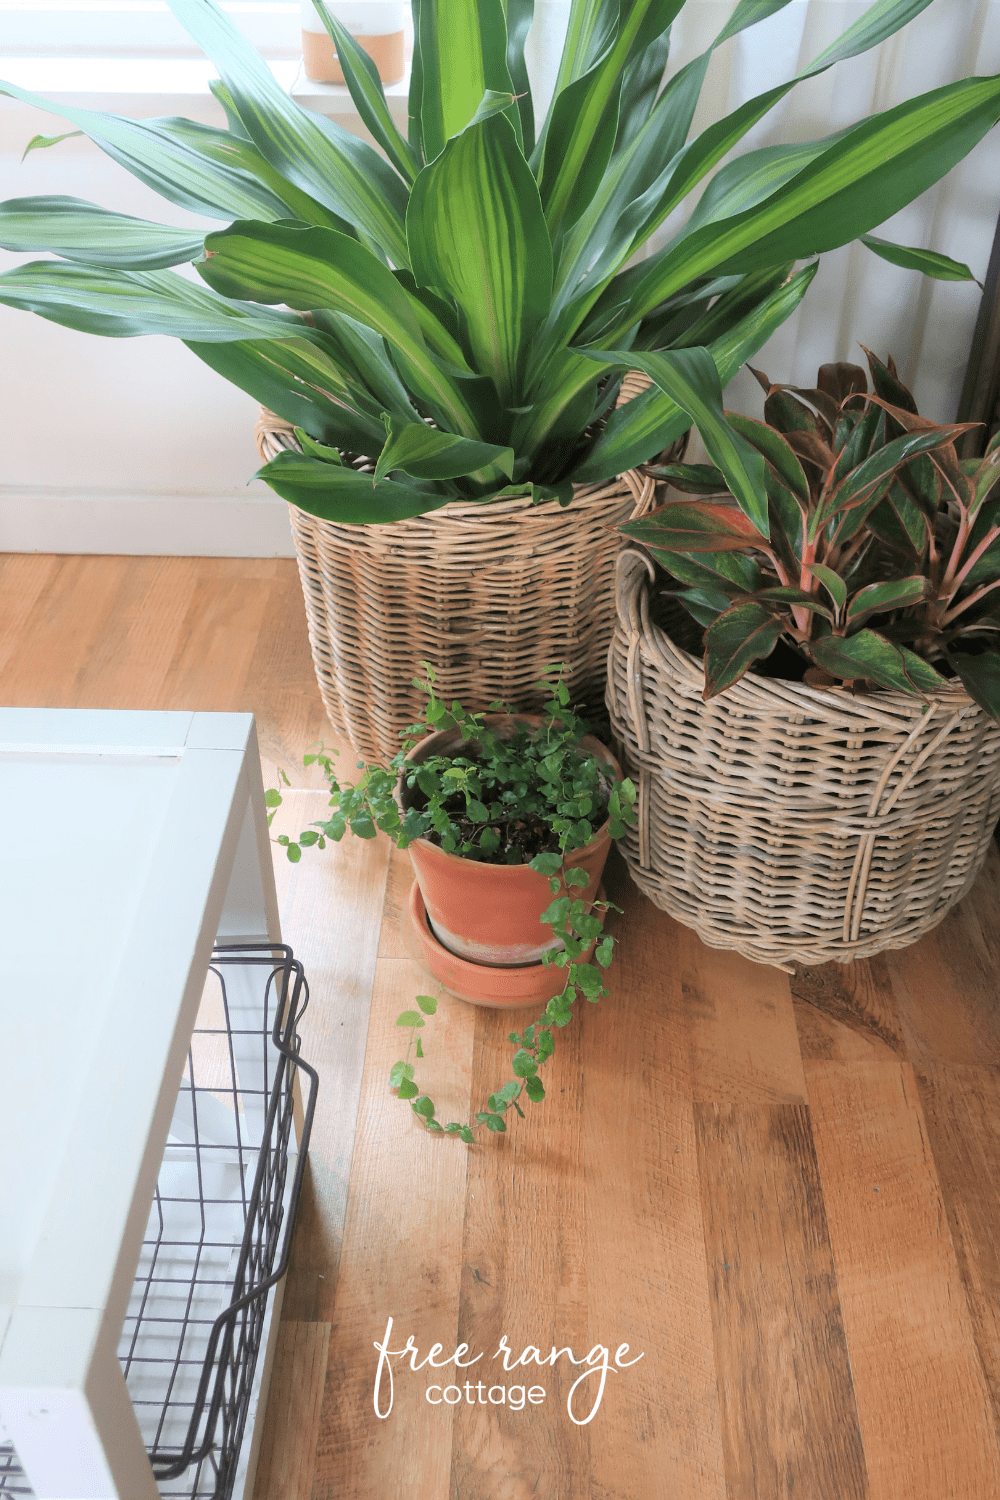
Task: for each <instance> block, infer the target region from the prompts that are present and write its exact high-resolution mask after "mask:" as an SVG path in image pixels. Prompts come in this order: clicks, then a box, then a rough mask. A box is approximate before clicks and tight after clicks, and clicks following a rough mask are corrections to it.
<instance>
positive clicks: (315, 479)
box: [254, 453, 455, 525]
mask: <svg viewBox="0 0 1000 1500" xmlns="http://www.w3.org/2000/svg"><path fill="white" fill-rule="evenodd" d="M254 478H255V479H263V480H264V481H265V482H266V483H267V484H269V485H270V486H271V488H272V490H274V492H275V494H277V495H280V496H281V498H282V499H283V500H288V501H290V503H291V504H292V505H297V506H298V507H299V509H300V510H304V511H308V513H309V514H310V515H313V516H321V517H322V518H323V519H324V520H327V521H342V522H351V523H355V524H359V525H360V524H364V523H368V524H370V523H372V522H375V523H388V522H390V521H405V520H406V519H407V517H408V516H422V515H424V514H426V512H427V511H431V510H440V508H441V506H442V505H447V504H448V503H449V501H452V500H454V498H455V497H454V495H448V494H443V493H441V492H440V491H437V490H434V489H431V488H420V487H418V486H417V485H416V484H403V483H400V481H399V480H396V479H380V480H379V482H378V483H377V484H373V483H372V479H371V475H370V474H358V473H356V472H355V470H353V469H349V468H347V467H346V466H344V467H340V466H338V465H336V464H330V463H324V462H323V460H322V459H321V458H317V457H315V455H313V454H306V453H279V454H278V456H277V458H272V460H271V462H270V463H268V464H265V465H264V467H263V468H262V469H258V471H257V473H256V474H255V475H254Z"/></svg>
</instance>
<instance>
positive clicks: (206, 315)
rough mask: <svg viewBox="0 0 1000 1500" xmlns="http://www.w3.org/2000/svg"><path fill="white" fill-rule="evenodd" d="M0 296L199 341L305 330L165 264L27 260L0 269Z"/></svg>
mask: <svg viewBox="0 0 1000 1500" xmlns="http://www.w3.org/2000/svg"><path fill="white" fill-rule="evenodd" d="M0 302H5V303H6V304H7V306H8V307H17V308H21V309H22V310H24V311H25V312H34V313H38V314H39V315H40V316H41V317H43V318H48V319H49V321H50V322H52V323H61V324H62V325H63V326H64V327H65V328H78V329H80V330H82V331H83V332H84V333H99V334H103V335H104V336H105V337H108V338H136V337H138V336H139V335H141V334H147V333H160V334H167V335H168V336H170V337H172V338H179V339H195V340H200V341H203V342H208V341H211V342H216V341H225V340H229V339H233V340H236V339H254V338H291V337H300V338H303V337H304V338H308V337H309V335H310V332H311V330H310V329H308V328H307V327H306V326H305V325H304V324H303V322H302V320H301V318H297V317H296V316H295V314H294V313H286V312H279V311H278V310H277V309H276V308H270V307H257V306H256V305H255V304H254V303H253V302H245V303H244V302H235V301H229V300H227V299H226V298H224V297H217V296H216V295H215V294H214V293H213V292H210V291H207V290H206V289H205V288H204V287H200V286H196V285H194V284H193V283H192V282H190V281H188V280H187V279H186V278H185V277H183V276H179V275H177V273H176V272H173V271H106V270H103V269H102V268H100V267H97V266H81V265H71V264H66V263H65V262H63V261H58V260H33V261H29V262H28V264H27V265H23V266H15V267H14V269H13V270H12V271H5V272H4V273H3V275H2V276H0Z"/></svg>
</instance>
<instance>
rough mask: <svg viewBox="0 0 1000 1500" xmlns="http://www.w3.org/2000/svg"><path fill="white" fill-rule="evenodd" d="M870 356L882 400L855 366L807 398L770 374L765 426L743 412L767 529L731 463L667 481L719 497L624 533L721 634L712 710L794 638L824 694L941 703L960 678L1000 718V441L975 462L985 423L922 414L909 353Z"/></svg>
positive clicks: (823, 373)
mask: <svg viewBox="0 0 1000 1500" xmlns="http://www.w3.org/2000/svg"><path fill="white" fill-rule="evenodd" d="M865 353H866V354H867V356H868V364H869V369H870V372H871V379H872V385H873V389H871V390H869V387H868V377H867V375H866V372H865V371H864V370H863V369H862V368H861V367H860V366H858V365H853V364H829V365H823V366H822V367H821V368H820V371H819V374H818V376H817V379H816V385H815V387H814V388H812V389H808V390H807V389H802V388H800V387H796V386H788V385H774V384H772V383H771V381H770V380H768V378H767V376H766V375H762V374H760V373H758V372H757V371H754V374H755V375H756V376H757V379H758V381H759V382H760V384H761V385H762V386H763V388H764V391H765V401H764V421H763V422H759V421H756V420H754V419H753V418H750V417H745V416H739V415H737V414H735V413H729V414H728V425H729V427H730V430H731V433H732V436H733V442H734V444H735V445H737V446H740V445H745V448H746V450H747V451H748V452H750V453H752V454H753V455H755V457H756V459H757V462H758V464H759V465H760V469H759V471H758V473H759V477H760V479H761V481H762V483H761V486H760V489H759V491H758V495H759V502H760V503H759V504H758V506H757V509H756V512H755V517H754V519H751V517H750V516H749V515H748V514H747V512H746V509H741V508H740V507H739V506H738V505H737V504H736V502H735V500H734V499H733V498H732V496H731V495H727V494H726V493H725V489H726V485H727V476H726V474H725V472H724V471H723V469H722V468H721V467H717V466H714V465H710V464H672V465H667V466H665V467H663V468H661V469H658V470H657V469H654V470H653V472H654V473H658V474H659V475H660V477H661V478H663V479H667V480H669V481H670V483H671V484H672V485H674V486H675V487H677V488H678V489H680V490H682V491H687V492H689V493H692V494H694V495H700V496H702V497H703V498H697V499H690V500H676V501H668V502H667V504H666V505H664V506H663V507H662V508H661V509H660V510H658V511H656V512H654V513H653V514H652V515H650V516H648V517H647V518H646V519H645V520H642V521H636V522H633V523H631V524H628V525H626V526H624V527H622V530H623V531H624V532H625V534H626V535H627V536H629V537H631V538H632V539H633V540H635V541H639V542H641V543H642V544H643V545H644V546H646V547H647V548H648V549H649V551H650V552H651V553H652V555H653V557H654V558H655V559H656V560H657V562H658V563H659V564H660V565H661V566H662V567H663V569H664V570H665V571H666V572H667V573H668V574H669V575H670V577H671V579H672V588H671V589H670V590H669V592H672V593H673V594H674V595H675V597H676V598H678V599H679V600H680V602H681V603H683V604H684V605H685V606H686V608H687V609H688V611H689V612H690V613H691V614H692V615H693V616H694V617H695V619H696V620H697V621H698V622H699V623H700V624H701V625H703V626H705V627H707V628H706V631H705V697H706V698H710V697H713V696H714V695H715V694H716V693H720V692H722V690H723V689H724V688H727V687H729V686H730V685H731V684H732V683H734V682H737V681H738V680H739V678H741V677H742V676H743V674H744V673H745V672H746V671H747V670H748V669H749V668H751V667H752V666H753V665H754V663H755V662H760V661H762V660H763V659H764V658H766V657H769V656H770V655H771V653H772V652H773V651H774V649H775V647H776V646H777V645H778V643H779V641H782V640H784V641H785V642H786V643H787V645H789V646H790V647H792V649H793V650H794V651H795V652H796V653H797V654H798V656H799V658H800V659H801V665H802V669H803V672H804V673H805V674H806V680H807V681H809V682H813V683H818V684H821V685H826V684H833V683H836V682H860V683H861V684H866V683H875V684H878V685H880V686H882V687H886V688H895V689H897V690H898V691H901V692H904V693H914V694H920V695H927V694H930V693H933V692H934V691H935V690H936V689H939V688H941V687H942V685H943V683H944V681H945V680H946V679H947V678H948V677H954V676H955V675H957V676H958V677H960V678H961V680H962V683H963V684H964V686H965V687H966V689H967V690H968V692H969V693H970V695H971V696H972V697H973V698H974V699H975V700H976V701H977V702H978V703H980V704H981V705H982V706H983V708H985V709H986V710H987V712H988V713H990V714H992V715H993V717H994V718H1000V650H998V643H1000V639H998V632H1000V592H998V590H1000V434H998V435H997V436H996V437H995V438H994V439H993V440H992V442H991V443H990V445H989V447H988V448H987V450H986V454H985V456H984V457H982V458H972V459H959V458H958V456H957V453H956V449H955V440H956V439H957V438H958V437H959V436H960V435H961V434H962V433H963V432H965V431H967V430H968V427H969V425H971V424H955V425H951V426H940V425H938V424H936V423H934V422H930V421H928V420H926V419H925V418H923V417H921V416H920V415H919V414H918V412H917V407H916V403H915V402H914V400H913V397H912V395H911V394H910V392H909V391H908V390H907V388H906V386H905V385H903V383H902V381H901V380H900V378H899V375H898V373H897V370H896V367H895V365H894V363H893V361H892V358H891V357H889V358H888V359H887V360H886V362H885V363H884V364H883V363H882V361H881V360H879V359H878V358H877V357H876V356H875V355H874V354H872V353H871V351H870V350H865ZM724 463H725V464H726V467H727V468H728V467H730V464H729V459H728V456H726V457H724ZM720 491H722V492H723V493H721V494H720V493H719V492H720ZM765 517H766V523H765V524H762V523H764V518H765Z"/></svg>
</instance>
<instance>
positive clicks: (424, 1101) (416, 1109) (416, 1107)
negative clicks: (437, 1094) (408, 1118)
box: [410, 1094, 434, 1120]
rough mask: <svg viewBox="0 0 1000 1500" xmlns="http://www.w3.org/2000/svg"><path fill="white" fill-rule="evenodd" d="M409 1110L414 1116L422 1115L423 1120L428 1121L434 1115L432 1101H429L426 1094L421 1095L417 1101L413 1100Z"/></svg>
mask: <svg viewBox="0 0 1000 1500" xmlns="http://www.w3.org/2000/svg"><path fill="white" fill-rule="evenodd" d="M410 1108H411V1109H412V1110H413V1113H414V1114H416V1115H423V1117H424V1119H425V1120H429V1119H431V1118H432V1116H433V1114H434V1101H433V1099H429V1098H428V1097H427V1095H426V1094H421V1095H420V1098H419V1099H414V1101H413V1103H412V1104H411V1105H410Z"/></svg>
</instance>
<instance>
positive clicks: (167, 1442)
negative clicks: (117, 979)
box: [0, 944, 318, 1500]
mask: <svg viewBox="0 0 1000 1500" xmlns="http://www.w3.org/2000/svg"><path fill="white" fill-rule="evenodd" d="M279 954H280V955H281V957H280V958H278V957H277V956H276V955H279ZM233 965H251V966H254V967H258V968H259V967H264V966H270V970H271V972H270V974H269V975H268V976H267V979H266V982H265V989H264V1005H263V1020H262V1024H261V1025H259V1026H257V1027H255V1028H252V1029H248V1028H243V1027H240V1026H234V1025H233V1023H232V1015H231V1007H230V996H229V991H228V989H227V986H226V982H225V975H224V970H225V969H226V968H227V967H230V966H233ZM209 973H210V975H214V976H215V979H216V980H217V982H218V1001H219V1002H220V1006H217V1007H216V1008H217V1009H218V1010H219V1020H220V1021H221V1024H220V1025H217V1026H202V1025H199V1026H198V1027H196V1029H195V1030H194V1032H193V1033H192V1040H191V1047H190V1050H189V1053H188V1063H187V1067H186V1069H185V1074H184V1078H183V1080H182V1083H181V1091H180V1095H179V1098H178V1107H177V1110H176V1111H175V1116H174V1128H175V1129H178V1130H179V1134H180V1136H181V1138H180V1139H178V1138H177V1137H176V1136H174V1135H173V1134H172V1136H171V1139H170V1140H169V1141H168V1144H167V1148H166V1150H165V1152H164V1157H163V1163H162V1166H161V1169H160V1175H159V1180H158V1182H157V1186H156V1190H155V1194H154V1200H153V1205H152V1209H151V1212H150V1219H149V1225H148V1228H147V1232H146V1237H145V1239H144V1241H143V1246H142V1251H141V1254H140V1259H139V1266H138V1269H137V1272H136V1277H135V1281H134V1284H133V1289H132V1296H131V1299H130V1302H129V1309H128V1313H127V1315H126V1318H125V1323H124V1326H123V1330H122V1339H121V1343H120V1345H119V1351H118V1352H119V1358H120V1361H121V1365H122V1370H123V1373H124V1375H125V1378H126V1383H127V1385H128V1387H129V1392H130V1394H131V1396H132V1401H133V1405H134V1407H135V1409H136V1415H137V1417H138V1419H139V1426H140V1430H141V1431H142V1434H143V1439H144V1441H145V1443H146V1447H147V1451H148V1452H149V1456H150V1460H151V1463H152V1466H153V1473H154V1475H155V1476H156V1479H157V1482H158V1487H159V1490H160V1494H161V1496H163V1497H164V1500H168V1497H171V1500H172V1497H177V1500H228V1497H229V1496H231V1494H232V1490H233V1485H234V1482H235V1479H236V1475H237V1469H238V1463H239V1455H240V1448H241V1445H242V1441H243V1433H244V1429H245V1426H246V1419H247V1414H248V1410H249V1404H250V1398H251V1394H252V1390H253V1377H254V1371H255V1367H256V1360H257V1354H258V1351H259V1348H260V1343H261V1338H262V1334H263V1327H264V1319H265V1314H266V1308H267V1294H268V1292H269V1290H270V1288H271V1287H272V1286H273V1285H274V1284H275V1282H277V1281H279V1280H280V1278H281V1277H282V1276H283V1275H284V1272H285V1269H286V1266H287V1262H288V1253H289V1246H290V1239H291V1228H292V1224H293V1222H294V1218H295V1209H296V1205H297V1202H298V1195H299V1190H300V1187H301V1181H302V1172H303V1168H304V1166H305V1159H306V1151H307V1148H308V1142H309V1133H310V1130H311V1126H312V1117H313V1112H314V1109H315V1100H316V1090H317V1086H318V1078H317V1075H316V1072H315V1070H314V1069H313V1068H311V1067H310V1066H309V1065H308V1064H307V1063H305V1062H303V1061H302V1059H301V1057H300V1056H299V1038H298V1036H297V1035H296V1027H297V1025H298V1022H299V1021H300V1019H301V1017H302V1015H303V1013H304V1011H305V1008H306V1006H307V1005H308V1003H309V988H308V984H307V983H306V980H305V976H304V974H303V971H302V966H301V964H300V963H298V962H297V961H296V960H295V959H294V957H293V955H292V951H291V949H290V948H287V947H284V946H283V945H274V946H267V947H261V946H259V945H249V944H227V945H225V946H222V945H220V946H218V947H217V948H216V950H215V954H214V958H213V963H212V965H211V968H210V971H209ZM209 1008H211V1007H209ZM204 1010H205V1002H204V1001H203V1006H202V1014H203V1013H204ZM272 1011H273V1014H274V1021H273V1026H271V1025H270V1024H269V1018H270V1016H271V1014H272ZM269 1043H273V1048H272V1046H269V1045H268V1044H269ZM275 1054H277V1055H275ZM300 1069H301V1071H302V1072H303V1073H304V1074H305V1075H306V1077H307V1078H308V1080H309V1094H308V1099H307V1101H306V1105H305V1109H304V1121H303V1129H302V1133H301V1139H300V1141H299V1143H298V1160H297V1163H296V1171H295V1177H294V1180H293V1183H292V1187H291V1193H290V1195H289V1201H288V1212H287V1223H286V1226H285V1234H284V1239H283V1243H282V1246H281V1253H280V1255H279V1254H278V1242H279V1232H280V1230H281V1225H282V1221H283V1219H284V1218H285V1208H284V1198H285V1187H286V1178H287V1167H288V1148H289V1141H290V1138H291V1129H292V1123H293V1118H294V1091H293V1083H294V1079H295V1075H296V1073H297V1071H298V1070H300ZM255 1117H256V1120H257V1121H258V1128H256V1129H255V1128H254V1126H253V1121H254V1119H255ZM178 1119H180V1121H181V1124H180V1126H179V1127H178V1123H177V1122H178ZM276 1261H277V1264H275V1262H276ZM32 1494H33V1492H32V1490H31V1488H30V1486H29V1485H28V1483H27V1480H26V1478H25V1476H24V1472H23V1470H22V1469H21V1468H20V1466H19V1464H18V1462H17V1458H16V1455H15V1453H14V1452H13V1449H12V1447H11V1446H10V1445H9V1444H8V1445H6V1446H3V1447H0V1495H2V1496H4V1497H6V1496H13V1495H19V1496H25V1497H29V1496H31V1495H32Z"/></svg>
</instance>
